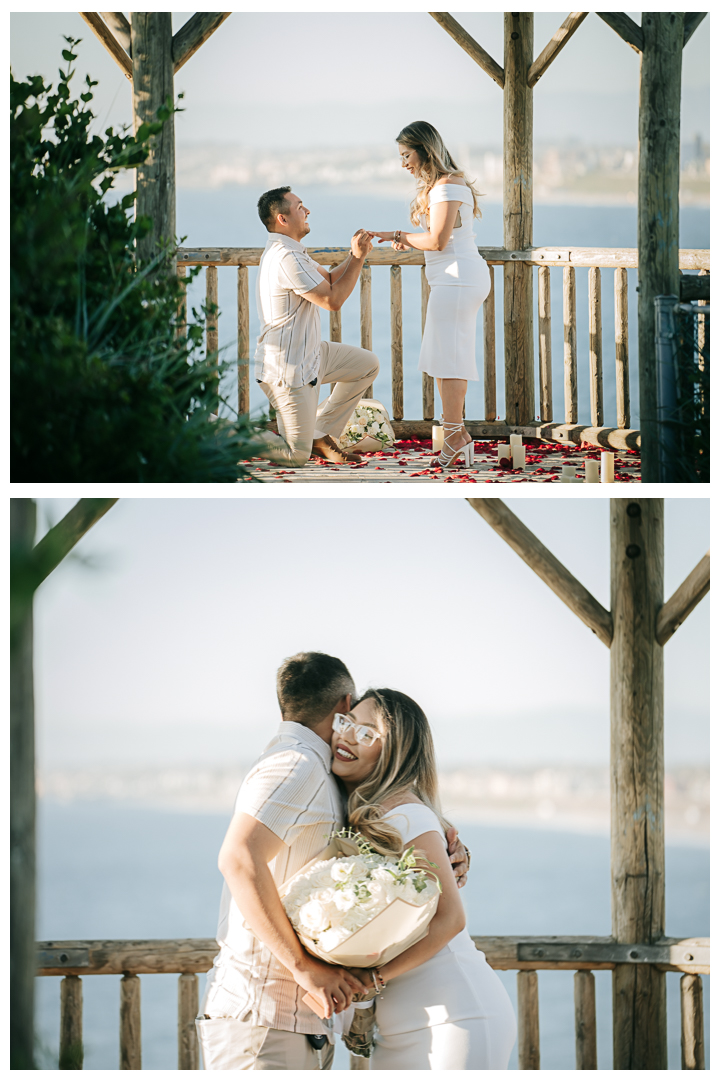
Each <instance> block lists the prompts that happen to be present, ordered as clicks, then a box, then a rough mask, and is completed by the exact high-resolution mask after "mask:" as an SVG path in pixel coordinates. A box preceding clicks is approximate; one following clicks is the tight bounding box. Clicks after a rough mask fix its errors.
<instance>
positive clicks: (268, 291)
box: [255, 187, 379, 466]
mask: <svg viewBox="0 0 720 1080" xmlns="http://www.w3.org/2000/svg"><path fill="white" fill-rule="evenodd" d="M258 213H259V215H260V220H261V221H262V222H263V224H264V225H265V227H266V229H267V230H268V233H269V236H268V241H267V244H266V245H265V251H264V252H263V255H262V258H261V260H260V269H259V272H258V280H257V304H258V314H259V316H260V325H261V329H260V337H259V339H258V344H257V349H256V351H255V378H256V380H257V381H258V382H259V383H260V386H261V387H262V389H263V392H264V393H265V395H266V396H267V398H268V400H269V402H270V404H271V405H272V407H273V409H275V412H276V414H277V424H278V432H279V434H278V435H276V434H275V433H274V432H271V431H268V432H265V433H264V434H263V436H262V449H261V450H260V451H259V453H261V454H262V455H263V456H267V457H268V458H270V459H271V460H272V461H276V462H279V463H281V464H284V465H294V466H298V465H305V463H306V462H307V460H308V458H309V457H310V455H311V454H315V455H317V456H319V457H323V458H327V459H328V460H329V461H340V462H347V461H361V460H362V458H361V457H360V456H359V455H358V454H351V453H348V452H346V451H343V450H341V449H340V448H339V447H338V446H337V444H336V442H335V438H337V436H339V435H340V434H341V433H342V431H343V429H344V428H345V425H346V424H347V422H348V420H349V419H350V417H351V415H352V413H353V410H354V409H355V406H356V405H357V403H358V401H359V400H360V398H361V397H362V396H363V394H364V392H365V391H366V390H367V389H368V387H369V386H370V384H371V383H372V382H373V380H374V379H375V377H376V375H377V373H378V370H379V363H378V359H377V357H376V356H375V354H374V353H371V352H369V351H368V350H367V349H358V348H356V347H355V346H352V345H343V344H342V343H340V342H336V341H321V340H320V310H319V309H320V308H325V310H326V311H339V310H340V308H341V307H342V305H343V304H344V303H345V301H346V300H347V298H348V296H349V295H350V293H351V292H352V291H353V289H354V288H355V285H356V283H357V280H358V278H359V276H360V271H361V270H362V265H363V261H364V259H365V256H366V255H367V254H368V252H369V251H371V250H372V239H371V237H370V235H369V234H368V233H367V232H365V231H364V230H363V229H360V230H358V232H356V233H355V235H354V236H353V238H352V241H351V243H350V254H349V255H348V257H347V259H345V261H344V262H342V263H340V265H339V266H334V267H333V268H332V269H331V270H329V271H328V270H325V269H324V268H323V267H322V266H320V265H319V264H318V263H316V262H315V260H314V259H311V258H310V256H309V255H308V253H307V249H306V248H305V247H303V244H302V240H303V237H305V236H306V235H307V234H308V233H309V232H310V226H309V225H308V223H307V217H308V214H309V213H310V211H309V210H308V209H307V207H305V206H303V203H302V200H301V199H300V198H298V196H297V195H294V194H293V193H292V191H291V190H290V188H289V187H281V188H275V189H274V190H272V191H266V192H265V194H264V195H262V196H261V197H260V200H259V202H258ZM323 383H334V384H335V387H334V389H333V391H332V393H331V394H330V397H329V398H327V400H326V401H324V402H323V404H322V407H321V408H320V409H318V396H319V393H320V386H321V385H322V384H323Z"/></svg>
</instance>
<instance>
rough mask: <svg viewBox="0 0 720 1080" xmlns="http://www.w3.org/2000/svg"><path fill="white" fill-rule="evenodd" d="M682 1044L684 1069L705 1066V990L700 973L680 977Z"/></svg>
mask: <svg viewBox="0 0 720 1080" xmlns="http://www.w3.org/2000/svg"><path fill="white" fill-rule="evenodd" d="M680 1045H681V1053H682V1067H683V1069H704V1068H705V1032H704V1018H703V991H702V979H701V978H700V976H699V975H683V976H682V978H681V979H680Z"/></svg>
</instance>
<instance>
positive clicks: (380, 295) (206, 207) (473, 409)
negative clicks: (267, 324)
mask: <svg viewBox="0 0 720 1080" xmlns="http://www.w3.org/2000/svg"><path fill="white" fill-rule="evenodd" d="M259 194H260V192H259V191H256V190H255V189H248V188H244V187H236V188H223V189H220V190H217V191H206V192H205V191H195V190H193V191H186V190H179V191H178V202H177V229H178V234H179V235H180V236H185V237H186V238H187V239H186V241H185V244H186V246H197V247H213V246H219V247H263V246H264V245H265V241H266V238H267V233H266V232H265V229H264V227H263V226H262V225H261V223H260V221H259V219H258V216H257V211H256V209H255V207H256V202H257V198H258V196H259ZM298 194H300V195H301V196H302V198H303V200H304V202H305V205H306V206H308V207H309V209H310V211H311V213H310V218H309V221H310V225H311V232H310V233H309V235H308V239H307V243H308V245H309V246H316V247H325V246H328V247H341V246H347V245H348V244H349V242H350V237H351V236H352V234H353V233H354V232H355V230H356V229H358V228H361V227H362V228H367V229H371V230H377V231H381V230H382V231H384V230H388V229H396V228H412V227H413V226H411V224H410V219H409V213H408V206H407V203H406V202H405V201H404V200H402V199H399V198H388V197H377V198H373V197H372V196H370V195H367V194H357V193H356V192H348V193H343V192H342V191H339V190H338V188H337V187H308V188H303V190H302V191H300V192H298ZM475 235H476V239H477V243H478V245H479V246H481V247H502V207H501V206H500V205H499V204H497V203H490V204H485V203H484V202H483V217H482V219H481V220H476V223H475ZM534 242H535V245H536V246H539V247H540V246H555V247H556V246H568V247H572V246H578V247H631V248H632V247H636V246H637V213H636V209H635V207H634V206H627V207H624V206H618V207H605V206H574V205H573V206H545V205H540V206H536V207H535V212H534ZM680 246H681V247H683V248H707V247H709V246H710V211H709V209H704V208H698V207H686V208H683V209H681V211H680ZM256 274H257V270H256V268H255V267H251V268H250V274H249V277H250V343H251V344H250V355H251V359H252V355H253V353H254V349H255V342H256V340H257V334H258V319H257V313H256V309H255V300H254V291H255V278H256ZM613 275H614V271H613V270H612V269H605V270H603V271H602V273H601V278H602V322H603V335H602V337H603V358H604V363H603V390H604V404H605V423H606V424H608V425H614V424H615V423H616V415H617V414H616V397H615V329H614V293H613V289H614V285H613ZM402 278H403V370H404V381H405V409H404V416H405V418H406V419H419V418H420V417H421V416H422V401H421V378H420V374H419V372H418V371H417V361H418V355H419V351H420V342H421V332H420V268H419V267H406V268H405V269H403V274H402ZM203 279H204V275H203V274H201V275H200V277H199V278H198V279H197V281H196V282H194V283H193V285H192V286H191V288H190V290H189V300H190V304H191V305H194V306H195V307H196V308H197V309H199V307H200V304H201V303H202V300H203V297H204V288H205V286H204V280H203ZM372 280H373V286H372V297H373V350H374V351H375V352H376V353H377V355H378V357H379V359H380V376H379V378H378V379H377V381H376V383H375V396H376V397H378V398H380V400H382V401H383V402H384V403H385V404H386V405H387V406H388V409H389V407H390V402H391V395H390V284H389V282H390V278H389V270H388V268H386V267H374V268H373V278H372ZM236 281H237V278H236V272H235V268H234V267H225V268H223V267H221V268H219V270H218V291H219V296H218V300H219V307H220V321H219V336H220V346H221V348H222V349H223V354H222V355H223V358H224V359H227V360H230V361H232V362H233V363H234V362H235V359H236V357H237V317H236V310H237V307H236V305H237V291H236V290H237V285H236ZM636 286H637V272H636V271H634V270H631V271H628V321H629V335H630V408H631V422H632V425H633V426H638V425H639V415H638V374H637V347H636V338H637V304H636V302H635V300H636ZM576 292H577V343H578V346H577V347H578V410H579V420H580V422H582V423H589V422H590V389H589V387H590V373H589V345H588V334H589V316H588V272H587V270H583V269H579V270H578V271H577V274H576ZM551 294H552V308H551V314H552V371H553V413H554V419H556V420H557V419H560V420H562V419H563V418H564V415H565V410H564V401H563V311H562V273H561V271H560V270H559V269H556V270H555V271H554V272H553V273H552V275H551ZM495 296H496V312H495V333H496V372H497V414H498V416H499V417H503V416H504V415H505V402H504V392H503V385H504V379H503V365H504V361H503V320H502V270H501V268H500V267H496V268H495ZM534 296H535V297H537V270H536V271H535V291H534ZM535 303H536V301H535ZM321 320H322V325H323V337H324V338H326V339H327V338H329V325H328V315H327V312H324V311H323V312H321ZM342 325H343V340H344V341H347V342H348V343H349V344H353V345H359V344H360V300H359V289H358V288H357V287H356V289H355V291H354V293H353V294H352V296H351V297H350V298H349V299H348V301H347V302H346V303H345V304H344V306H343V308H342ZM534 333H535V341H536V353H537V311H535V314H534ZM476 353H477V364H478V373H479V375H480V380H479V381H478V382H473V383H470V385H469V388H468V397H467V405H466V412H467V416H468V417H469V418H471V419H481V418H482V417H484V415H485V405H484V400H483V384H482V371H483V346H482V319H481V317H479V318H478V334H477V348H476ZM536 368H537V360H536ZM223 390H224V393H225V394H226V395H227V396H228V399H229V400H230V401H235V402H236V401H237V397H236V393H237V391H236V383H235V378H234V375H232V376H231V377H229V378H228V379H227V380H226V381H225V384H224V387H223ZM250 390H251V396H250V402H251V409H252V410H257V409H262V408H264V407H265V406H266V404H267V399H266V398H265V396H264V394H263V393H262V391H261V390H260V389H259V387H258V386H257V384H256V383H255V381H254V378H253V377H252V371H251V379H250ZM327 392H329V389H326V390H325V391H324V392H323V394H321V397H323V396H325V394H326V393H327ZM535 400H536V403H538V404H536V409H539V400H540V391H539V386H538V378H537V372H536V388H535ZM435 413H436V416H438V415H439V414H440V403H439V398H438V397H437V395H436V410H435Z"/></svg>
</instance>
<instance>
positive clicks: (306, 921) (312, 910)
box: [298, 900, 330, 937]
mask: <svg viewBox="0 0 720 1080" xmlns="http://www.w3.org/2000/svg"><path fill="white" fill-rule="evenodd" d="M298 919H299V922H300V925H301V926H302V928H303V930H306V931H307V932H308V933H309V934H310V935H311V936H312V937H315V936H316V935H317V934H319V933H322V931H323V930H328V929H329V928H330V919H329V918H328V914H327V912H326V910H325V908H324V907H323V906H322V904H321V903H320V901H319V900H308V902H307V903H306V904H303V906H302V907H301V908H300V911H299V912H298Z"/></svg>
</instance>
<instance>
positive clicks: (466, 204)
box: [372, 120, 490, 467]
mask: <svg viewBox="0 0 720 1080" xmlns="http://www.w3.org/2000/svg"><path fill="white" fill-rule="evenodd" d="M396 141H397V143H398V146H399V148H400V160H401V162H402V166H403V168H405V169H408V170H409V172H411V173H412V174H413V176H414V177H415V178H416V179H417V182H418V187H417V194H416V196H415V200H414V202H413V204H412V206H411V207H410V220H411V221H412V223H413V225H421V226H422V229H423V231H422V232H419V233H416V232H404V231H403V230H402V229H396V230H395V232H394V233H392V232H376V233H373V234H372V235H373V236H375V237H376V238H377V239H378V240H379V241H380V242H381V243H382V242H383V241H387V240H389V241H392V246H393V248H395V250H396V251H407V250H409V249H410V248H415V249H416V250H417V251H423V252H424V253H425V272H426V274H427V280H428V284H429V286H430V298H429V300H428V307H427V315H426V317H425V330H424V333H423V340H422V346H421V348H420V362H419V364H418V367H419V369H420V371H425V372H427V374H428V375H432V376H433V377H434V378H436V379H437V385H438V390H439V392H440V398H441V401H442V406H443V417H442V419H443V431H444V437H445V443H444V447H443V449H442V451H441V452H440V456H439V457H438V464H440V465H441V466H443V467H446V466H448V465H451V464H452V463H453V462H454V461H456V460H457V458H459V457H461V456H462V457H463V458H464V459H465V463H466V464H467V465H470V464H472V462H473V460H474V444H473V441H472V439H471V437H470V435H469V434H468V432H467V430H466V428H465V425H464V423H463V407H464V404H465V395H466V393H467V384H468V380H470V381H477V379H478V372H477V364H476V363H475V324H476V321H477V313H478V311H479V310H480V305H481V304H482V303H483V301H484V300H485V299H486V297H487V295H488V293H489V292H490V271H489V270H488V266H487V263H486V262H485V260H484V259H483V258H482V256H481V255H480V253H479V252H478V249H477V246H476V244H475V234H474V232H473V218H474V217H482V214H481V212H480V208H479V207H478V202H477V200H478V192H477V191H476V190H475V188H474V186H473V184H472V183H471V182H470V181H469V180H468V179H467V177H466V176H465V174H464V173H463V172H462V170H461V169H458V167H457V165H456V164H455V162H454V161H453V159H452V157H451V156H450V153H449V152H448V150H447V147H446V146H445V144H444V142H443V141H442V138H441V137H440V135H439V133H438V132H437V131H436V130H435V128H434V127H433V126H432V124H428V123H426V122H425V121H424V120H418V121H416V122H415V123H413V124H408V126H407V127H405V128H403V130H402V131H401V132H400V134H399V135H398V137H397V140H396Z"/></svg>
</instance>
